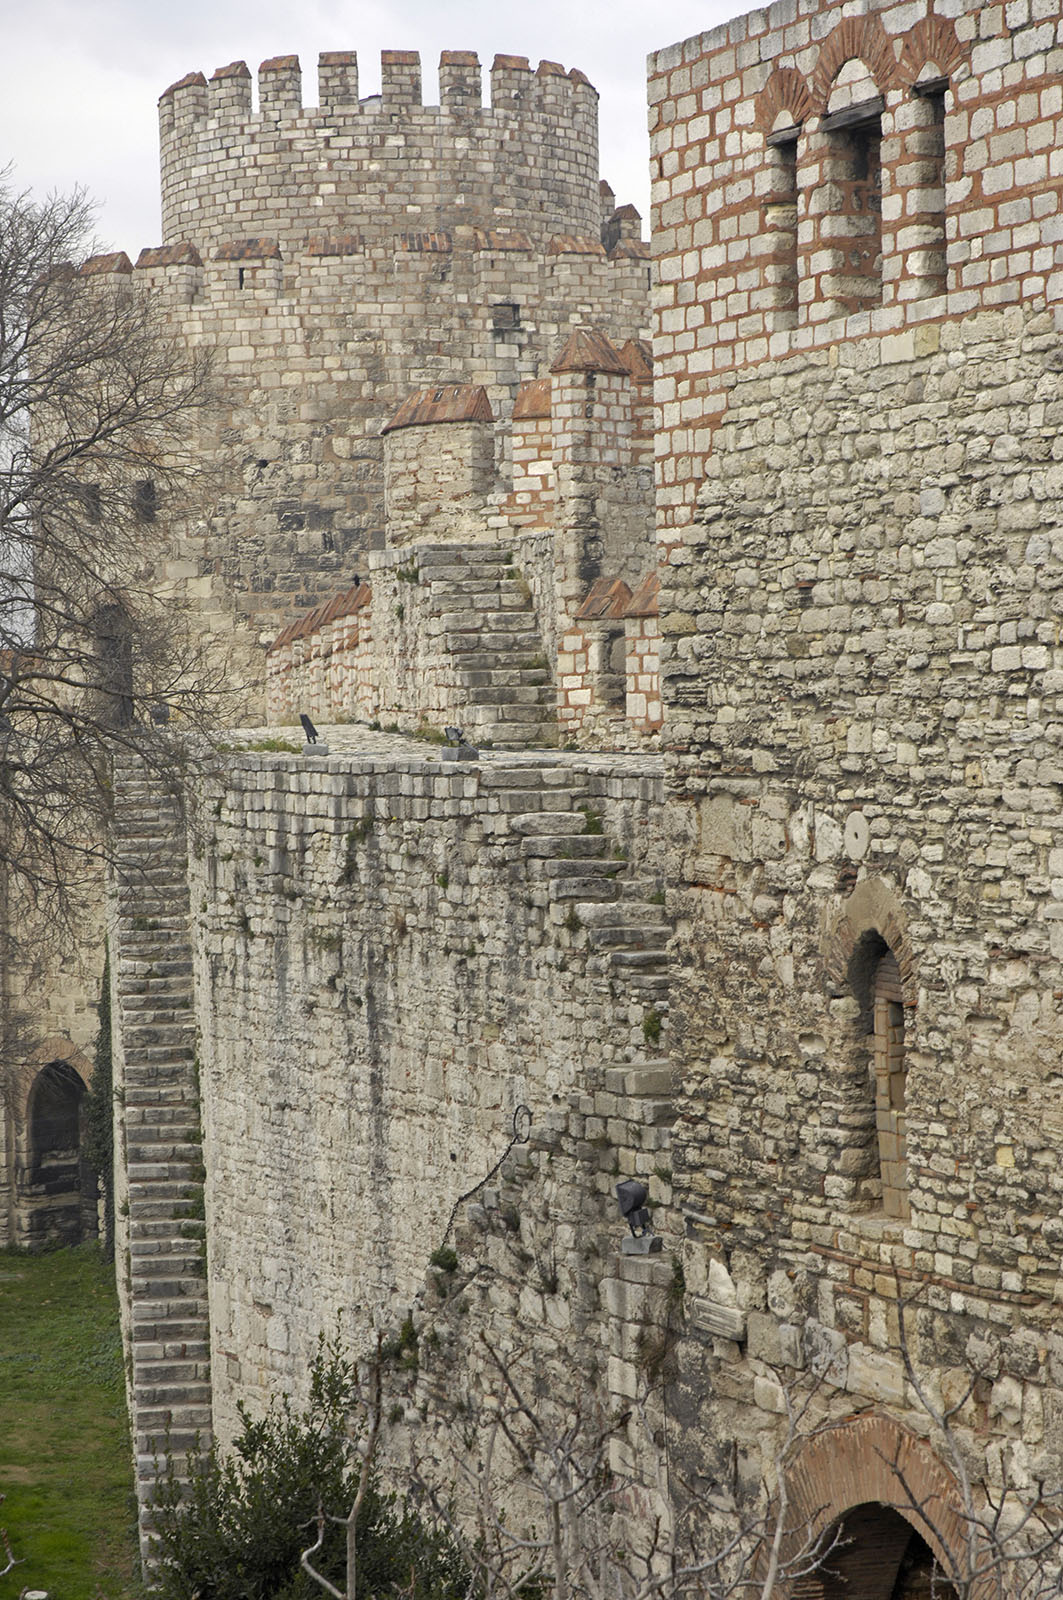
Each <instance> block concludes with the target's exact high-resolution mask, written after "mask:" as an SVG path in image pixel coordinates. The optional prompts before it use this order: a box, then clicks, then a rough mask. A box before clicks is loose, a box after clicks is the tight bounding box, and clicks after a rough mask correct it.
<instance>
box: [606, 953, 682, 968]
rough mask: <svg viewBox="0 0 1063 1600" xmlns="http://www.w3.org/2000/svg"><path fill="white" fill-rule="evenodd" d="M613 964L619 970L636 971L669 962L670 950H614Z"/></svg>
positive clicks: (612, 954) (611, 959) (611, 955)
mask: <svg viewBox="0 0 1063 1600" xmlns="http://www.w3.org/2000/svg"><path fill="white" fill-rule="evenodd" d="M609 959H610V961H611V963H612V965H613V966H614V967H615V968H616V969H617V970H618V971H619V970H621V969H623V970H626V971H635V970H636V969H639V970H641V969H644V968H647V967H658V966H660V965H662V963H664V962H667V961H668V959H669V957H668V952H667V950H663V949H660V948H658V949H655V950H614V951H612V952H611V953H610V957H609Z"/></svg>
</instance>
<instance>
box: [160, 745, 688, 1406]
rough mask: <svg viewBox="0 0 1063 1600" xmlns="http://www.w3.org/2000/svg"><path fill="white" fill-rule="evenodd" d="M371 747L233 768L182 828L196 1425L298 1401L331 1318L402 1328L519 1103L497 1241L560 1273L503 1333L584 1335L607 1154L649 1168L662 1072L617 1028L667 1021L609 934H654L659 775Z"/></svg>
mask: <svg viewBox="0 0 1063 1600" xmlns="http://www.w3.org/2000/svg"><path fill="white" fill-rule="evenodd" d="M366 737H368V738H369V739H370V743H371V739H372V736H363V735H359V736H358V738H359V739H364V738H366ZM377 739H378V743H380V744H381V745H382V747H389V741H388V740H387V738H386V737H385V736H377ZM390 745H391V746H395V747H396V748H395V749H390V748H388V749H387V750H386V751H385V750H384V749H383V748H382V751H381V754H379V755H377V756H375V757H374V756H373V755H372V754H368V755H367V754H362V755H357V754H352V753H350V752H347V753H345V754H343V755H337V754H335V753H334V754H333V755H332V756H331V757H329V758H327V759H311V760H307V761H303V760H298V761H293V760H292V759H291V758H278V757H270V756H256V755H254V754H247V755H244V756H237V757H234V758H233V761H232V764H231V768H230V770H229V771H228V773H227V775H226V778H225V781H224V786H223V787H222V788H220V789H218V790H216V791H211V792H209V793H206V794H205V795H204V796H203V801H202V806H201V810H200V816H199V819H198V822H197V823H196V824H195V826H194V828H193V833H192V838H193V840H194V841H198V842H194V843H193V849H192V856H191V865H190V874H191V887H190V895H191V905H192V908H193V922H194V924H195V935H194V939H195V993H196V1007H197V1020H198V1024H199V1030H200V1037H201V1041H202V1047H201V1058H200V1085H201V1090H200V1092H201V1104H202V1120H203V1140H204V1146H203V1149H204V1162H205V1166H206V1170H207V1245H208V1262H209V1276H210V1311H211V1339H212V1373H213V1389H214V1422H215V1428H216V1429H217V1430H218V1432H219V1433H220V1435H221V1436H222V1437H224V1436H225V1435H226V1434H227V1433H228V1432H229V1431H230V1430H231V1429H232V1427H233V1425H234V1422H235V1410H234V1407H235V1403H236V1401H237V1400H240V1399H244V1400H247V1401H249V1402H251V1403H252V1404H253V1405H254V1406H256V1407H257V1405H258V1404H260V1403H262V1402H264V1401H265V1399H266V1397H267V1396H268V1394H269V1393H271V1392H273V1391H274V1390H276V1389H277V1388H283V1389H292V1388H294V1389H296V1390H299V1389H301V1387H302V1385H303V1384H304V1383H305V1378H306V1367H307V1362H308V1359H309V1357H310V1355H311V1354H312V1351H313V1347H314V1341H315V1339H316V1337H317V1334H318V1332H319V1331H321V1330H325V1331H328V1330H330V1329H331V1328H332V1327H334V1326H335V1323H336V1319H337V1317H338V1318H340V1321H341V1324H342V1327H343V1330H344V1332H345V1333H346V1334H347V1335H349V1336H350V1337H351V1339H352V1340H355V1341H356V1342H357V1341H360V1340H361V1339H363V1338H364V1335H365V1329H366V1326H367V1319H368V1318H369V1317H370V1316H376V1317H378V1318H383V1319H385V1320H388V1319H393V1320H394V1321H395V1323H396V1325H397V1323H398V1322H399V1321H401V1317H402V1315H403V1314H404V1312H405V1309H407V1308H408V1307H409V1305H410V1304H412V1301H413V1298H414V1296H415V1295H416V1294H417V1293H418V1291H419V1290H420V1288H421V1287H422V1285H423V1281H424V1278H425V1273H426V1269H427V1258H428V1256H429V1255H430V1253H431V1252H432V1250H434V1249H435V1248H436V1247H437V1245H438V1244H439V1243H441V1242H442V1239H443V1236H444V1233H445V1230H446V1226H447V1222H448V1218H449V1216H450V1212H451V1209H452V1207H453V1206H454V1204H455V1201H456V1200H457V1199H458V1196H459V1195H461V1194H462V1193H463V1192H464V1191H466V1190H468V1189H470V1188H471V1187H473V1186H474V1185H475V1184H476V1183H477V1181H478V1180H479V1179H480V1178H482V1177H484V1176H486V1175H487V1174H488V1173H489V1172H490V1171H491V1169H492V1167H493V1166H494V1164H495V1163H496V1162H497V1161H498V1159H499V1157H500V1156H501V1155H502V1154H503V1152H504V1151H505V1149H506V1147H507V1145H508V1143H509V1141H510V1137H511V1132H512V1119H513V1114H514V1110H515V1108H516V1107H517V1106H518V1105H521V1104H525V1105H527V1106H528V1107H529V1109H530V1112H531V1128H532V1139H531V1144H530V1146H529V1149H528V1151H527V1152H525V1156H524V1157H522V1159H527V1160H529V1161H530V1162H531V1169H533V1176H534V1181H533V1182H532V1183H531V1187H530V1189H529V1188H527V1186H526V1188H525V1192H524V1198H523V1201H522V1205H523V1206H524V1207H525V1209H526V1210H527V1213H528V1214H527V1218H526V1220H525V1221H524V1222H523V1223H522V1224H521V1227H522V1228H523V1230H524V1232H525V1233H526V1235H527V1237H526V1238H524V1239H523V1243H524V1245H525V1247H526V1248H527V1247H528V1246H529V1245H531V1244H532V1243H534V1245H535V1248H536V1249H538V1250H539V1251H540V1253H541V1252H542V1250H543V1249H544V1248H546V1245H547V1244H548V1245H549V1251H550V1260H551V1261H554V1260H555V1257H556V1268H557V1270H556V1273H555V1272H554V1270H553V1269H551V1271H550V1273H549V1274H548V1275H547V1277H548V1280H549V1282H548V1283H547V1285H546V1286H545V1288H544V1283H543V1282H542V1281H540V1278H539V1277H537V1276H536V1272H535V1270H534V1259H535V1257H534V1255H527V1256H526V1267H525V1269H524V1270H525V1274H526V1279H527V1281H526V1282H524V1283H523V1284H521V1285H518V1291H517V1292H518V1296H519V1297H520V1299H521V1306H522V1311H523V1314H524V1317H525V1320H526V1326H527V1327H528V1328H529V1330H534V1329H537V1328H539V1327H540V1326H543V1327H547V1328H549V1329H552V1330H553V1331H554V1333H555V1334H567V1333H568V1331H569V1330H576V1331H579V1332H581V1333H582V1331H585V1330H586V1328H587V1327H588V1326H589V1323H588V1319H591V1321H594V1323H595V1326H597V1325H598V1321H597V1319H600V1318H602V1317H603V1316H605V1315H606V1313H605V1310H604V1309H603V1303H602V1300H601V1296H600V1292H599V1279H600V1278H601V1277H602V1276H603V1275H604V1276H606V1277H608V1276H611V1275H612V1276H615V1274H616V1270H617V1269H616V1268H615V1267H612V1268H610V1267H609V1266H608V1261H609V1260H611V1259H612V1256H613V1253H614V1252H615V1251H616V1249H617V1246H618V1242H619V1229H618V1227H617V1222H616V1221H614V1220H613V1219H614V1217H615V1210H614V1207H615V1202H614V1201H613V1200H612V1185H613V1184H614V1183H615V1181H616V1179H615V1176H614V1173H615V1170H616V1168H617V1167H618V1166H619V1168H620V1169H622V1170H623V1171H624V1172H625V1173H626V1172H632V1173H634V1172H643V1171H648V1173H649V1174H651V1175H652V1173H653V1170H654V1167H655V1166H661V1167H662V1169H663V1168H664V1167H665V1166H666V1164H667V1154H666V1151H667V1144H668V1136H669V1135H668V1126H667V1124H668V1119H669V1115H670V1101H669V1099H668V1097H667V1093H666V1092H662V1091H663V1090H664V1089H665V1088H666V1083H667V1074H666V1073H665V1074H664V1076H663V1078H662V1074H661V1070H660V1067H661V1063H660V1061H659V1060H657V1061H656V1062H654V1061H653V1060H652V1059H651V1058H652V1057H653V1056H654V1055H655V1053H656V1054H659V1047H658V1046H657V1045H656V1043H655V1044H654V1045H653V1046H652V1047H651V1046H650V1045H649V1044H648V1042H647V1041H648V1038H649V1037H650V1036H651V1035H653V1034H654V1030H653V1029H652V1028H650V1029H649V1032H647V1030H646V1029H645V1028H644V1027H643V1021H644V1018H645V1016H646V1015H648V1014H649V1012H650V1011H654V1013H655V1015H657V1016H658V1018H659V1019H663V1021H659V1023H658V1032H659V1030H660V1027H661V1026H665V1032H667V1029H666V1013H667V1006H666V989H665V990H664V991H662V990H661V987H660V984H661V981H662V979H661V978H660V977H655V976H654V975H653V973H652V971H650V970H649V967H650V965H651V964H650V963H649V958H648V957H646V958H644V959H643V960H642V961H641V962H635V963H634V964H633V965H631V966H630V967H629V966H627V965H625V964H624V962H623V961H621V962H620V963H619V964H618V963H617V961H616V960H614V959H613V956H612V953H611V952H612V951H613V949H615V950H616V951H617V952H618V953H619V954H621V955H622V953H623V952H624V951H625V950H627V949H629V948H630V946H631V945H632V944H633V943H634V942H635V941H634V940H633V939H632V938H631V937H630V935H625V933H624V929H625V928H628V929H631V930H633V929H636V928H642V930H643V933H642V939H641V943H642V944H643V945H646V944H647V943H648V944H651V945H652V944H653V942H654V939H655V938H656V939H657V940H658V941H659V940H660V934H661V932H662V930H661V929H657V930H656V932H655V933H650V932H649V931H647V929H646V924H647V922H650V923H660V921H661V913H660V912H659V911H658V910H655V909H654V908H653V907H654V902H653V901H651V900H650V899H649V898H648V897H649V896H650V895H651V893H653V892H655V888H656V886H657V885H658V884H659V882H660V879H659V876H658V872H659V865H658V862H657V860H656V857H655V854H654V849H653V846H652V844H651V843H650V834H651V827H650V821H651V816H652V813H653V811H654V809H655V808H656V806H657V805H658V804H659V800H660V775H659V770H658V769H657V768H656V767H655V766H654V764H653V763H652V761H650V760H648V759H647V758H624V757H615V758H611V759H609V758H604V757H602V758H594V757H590V758H579V760H577V759H576V758H570V759H569V760H568V761H567V762H566V761H564V760H562V759H560V758H556V757H553V758H552V757H549V756H543V755H542V754H540V755H538V756H535V757H532V756H527V757H523V758H514V757H503V756H501V755H499V756H496V757H494V758H492V759H491V760H490V761H487V760H485V761H483V762H481V763H479V764H467V763H455V764H449V763H444V762H441V761H440V760H439V759H438V758H437V757H435V756H434V755H431V756H430V755H428V754H427V753H426V755H425V757H423V758H422V757H420V756H417V755H412V756H411V755H410V753H409V749H410V747H409V744H408V742H407V743H406V744H402V743H401V742H400V741H398V740H396V739H392V740H391V741H390ZM399 751H401V752H402V753H401V754H400V753H399ZM581 807H585V808H587V809H586V810H581V809H580V808H581ZM588 815H590V816H593V817H594V818H595V819H596V820H595V822H594V825H593V826H591V825H590V824H589V823H588V822H587V817H588ZM588 830H589V831H588ZM562 851H563V852H564V854H562ZM625 885H626V886H627V887H625ZM610 930H613V932H612V933H610ZM616 930H619V931H618V932H617V931H616ZM614 934H615V939H614V936H613V935H614ZM625 939H626V940H627V942H625ZM659 959H660V960H663V959H664V958H663V950H661V951H659ZM647 984H648V985H649V987H647ZM662 1151H664V1152H665V1153H664V1154H662V1153H661V1152H662ZM555 1158H556V1168H555V1165H554V1163H555ZM531 1169H530V1170H531ZM580 1174H582V1177H581V1176H580ZM655 1181H656V1183H657V1191H656V1192H655V1195H654V1199H655V1201H660V1200H663V1201H665V1202H666V1201H667V1199H668V1190H667V1187H662V1185H663V1183H664V1180H663V1179H660V1180H655ZM566 1185H567V1186H568V1187H567V1188H566ZM495 1189H496V1199H495V1200H494V1201H493V1202H490V1201H489V1204H494V1205H496V1206H497V1204H498V1201H497V1185H496V1186H495ZM577 1196H579V1197H580V1198H579V1199H578V1200H577V1198H576V1197H577ZM480 1200H481V1204H482V1203H483V1197H482V1196H481V1197H480ZM458 1221H459V1222H460V1224H461V1226H462V1228H464V1227H465V1226H466V1216H465V1211H464V1208H463V1209H462V1210H461V1213H460V1215H459V1218H458ZM505 1231H506V1230H505V1228H502V1229H501V1232H502V1233H505ZM610 1238H611V1240H612V1243H611V1246H609V1247H608V1248H607V1246H606V1243H605V1241H608V1240H609V1239H610ZM463 1248H464V1247H463ZM600 1250H604V1251H605V1261H604V1262H602V1261H598V1254H599V1251H600ZM588 1252H589V1253H588ZM592 1258H593V1259H592ZM544 1259H545V1258H544ZM527 1263H531V1265H528V1264H527ZM670 1270H671V1269H670V1268H669V1271H670ZM519 1276H520V1273H518V1277H519ZM647 1281H648V1280H647ZM602 1326H605V1324H604V1323H603V1324H602ZM618 1356H619V1347H618ZM603 1382H604V1375H603Z"/></svg>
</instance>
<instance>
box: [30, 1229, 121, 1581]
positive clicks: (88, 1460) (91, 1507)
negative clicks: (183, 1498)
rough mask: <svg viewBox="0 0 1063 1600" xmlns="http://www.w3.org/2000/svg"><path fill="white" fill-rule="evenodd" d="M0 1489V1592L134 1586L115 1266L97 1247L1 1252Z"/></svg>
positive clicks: (85, 1246)
mask: <svg viewBox="0 0 1063 1600" xmlns="http://www.w3.org/2000/svg"><path fill="white" fill-rule="evenodd" d="M0 1493H2V1494H4V1495H5V1496H6V1498H5V1501H4V1504H3V1505H2V1506H0V1526H3V1527H6V1528H7V1531H8V1534H9V1536H10V1539H11V1545H12V1549H13V1551H14V1554H15V1555H16V1557H18V1558H19V1565H18V1566H16V1567H14V1568H13V1569H12V1570H11V1572H9V1573H8V1574H7V1576H6V1577H3V1578H0V1600H16V1597H17V1596H18V1595H19V1594H20V1593H21V1591H22V1589H23V1588H29V1589H46V1590H47V1591H48V1592H49V1594H50V1595H51V1596H54V1600H132V1597H134V1596H136V1595H139V1594H140V1593H141V1592H142V1591H141V1588H140V1585H139V1573H138V1562H137V1557H136V1535H135V1512H134V1508H133V1499H132V1493H133V1472H132V1463H131V1458H130V1450H129V1433H128V1428H127V1424H126V1414H125V1398H124V1392H123V1384H122V1349H121V1342H120V1339H119V1333H118V1304H117V1300H116V1298H115V1288H114V1270H113V1268H112V1267H111V1265H110V1263H108V1262H104V1261H103V1260H102V1259H101V1258H100V1255H99V1252H98V1250H97V1248H96V1246H95V1245H82V1246H80V1247H79V1248H77V1249H74V1250H58V1251H55V1252H54V1253H52V1254H49V1255H42V1256H26V1255H16V1254H13V1253H10V1252H0ZM3 1565H4V1562H3V1561H2V1560H0V1566H3Z"/></svg>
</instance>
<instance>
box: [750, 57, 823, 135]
mask: <svg viewBox="0 0 1063 1600" xmlns="http://www.w3.org/2000/svg"><path fill="white" fill-rule="evenodd" d="M784 111H785V113H786V115H787V116H788V118H789V120H790V125H791V127H795V128H797V127H800V125H801V123H802V122H804V120H805V118H806V117H810V116H811V115H812V97H811V95H810V94H809V92H808V85H807V83H806V82H805V79H804V75H803V74H802V73H800V72H798V71H797V68H796V67H776V68H775V70H774V71H773V72H772V75H771V77H770V78H769V79H768V81H767V83H766V84H765V85H764V87H763V89H762V90H761V91H760V93H759V95H758V96H757V103H756V120H757V127H758V128H760V129H761V130H762V132H764V133H766V134H767V133H770V132H771V131H772V129H773V128H774V126H775V123H776V121H777V120H778V118H779V115H780V113H781V112H784Z"/></svg>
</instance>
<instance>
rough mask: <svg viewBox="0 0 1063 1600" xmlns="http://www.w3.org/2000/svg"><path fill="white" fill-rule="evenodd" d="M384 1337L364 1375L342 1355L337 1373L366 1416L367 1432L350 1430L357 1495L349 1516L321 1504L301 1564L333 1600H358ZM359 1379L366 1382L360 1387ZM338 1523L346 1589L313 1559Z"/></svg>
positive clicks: (376, 1437)
mask: <svg viewBox="0 0 1063 1600" xmlns="http://www.w3.org/2000/svg"><path fill="white" fill-rule="evenodd" d="M383 1343H384V1341H383V1338H382V1337H381V1336H380V1335H379V1334H378V1335H377V1341H376V1350H375V1352H374V1354H373V1355H372V1356H371V1357H369V1358H368V1359H367V1360H366V1361H365V1362H364V1363H363V1372H362V1373H361V1374H360V1373H359V1371H358V1368H357V1366H356V1365H355V1364H354V1363H344V1362H342V1361H341V1360H340V1359H339V1356H338V1353H337V1358H336V1362H335V1364H334V1370H339V1371H341V1372H342V1373H343V1374H344V1376H345V1377H346V1379H347V1381H348V1391H347V1400H348V1404H349V1405H350V1406H351V1408H352V1410H354V1411H355V1412H357V1411H358V1410H361V1411H363V1412H364V1415H365V1431H364V1433H360V1432H357V1431H355V1430H351V1429H348V1438H349V1440H350V1445H349V1448H350V1450H351V1453H352V1455H353V1456H354V1457H355V1464H356V1465H355V1475H354V1484H355V1490H354V1495H353V1497H352V1499H351V1504H350V1507H349V1509H348V1511H347V1513H346V1515H345V1516H342V1517H341V1516H336V1515H335V1514H333V1513H330V1512H328V1511H326V1510H325V1507H324V1506H323V1505H321V1504H319V1505H318V1508H317V1538H316V1540H315V1541H314V1543H313V1544H312V1545H310V1546H309V1548H308V1549H306V1550H304V1551H303V1552H302V1555H301V1556H300V1559H299V1564H300V1566H301V1567H302V1569H303V1571H304V1572H306V1573H308V1574H309V1576H310V1577H311V1578H313V1580H314V1582H315V1583H318V1584H320V1585H321V1587H322V1589H324V1591H325V1593H326V1594H328V1595H331V1596H332V1600H355V1597H356V1595H357V1592H358V1519H359V1517H360V1516H361V1514H362V1507H363V1505H364V1503H365V1496H366V1491H367V1490H368V1488H369V1485H370V1483H371V1481H372V1476H373V1473H374V1471H375V1470H376V1455H377V1446H378V1445H379V1443H380V1425H381V1422H382V1420H383V1388H384V1353H383ZM359 1377H361V1379H362V1383H361V1387H359V1382H358V1380H359ZM329 1522H334V1523H337V1524H338V1525H340V1526H341V1527H342V1528H343V1529H344V1532H345V1543H346V1562H345V1566H346V1572H345V1576H344V1586H343V1588H342V1589H340V1588H337V1586H336V1585H335V1584H334V1583H333V1582H332V1581H331V1580H330V1579H329V1578H326V1577H325V1575H324V1573H321V1572H318V1570H317V1569H316V1567H314V1566H313V1564H312V1562H311V1559H310V1558H311V1556H316V1555H317V1553H318V1551H319V1550H320V1549H321V1548H322V1546H323V1545H324V1543H325V1528H326V1525H327V1523H329Z"/></svg>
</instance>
